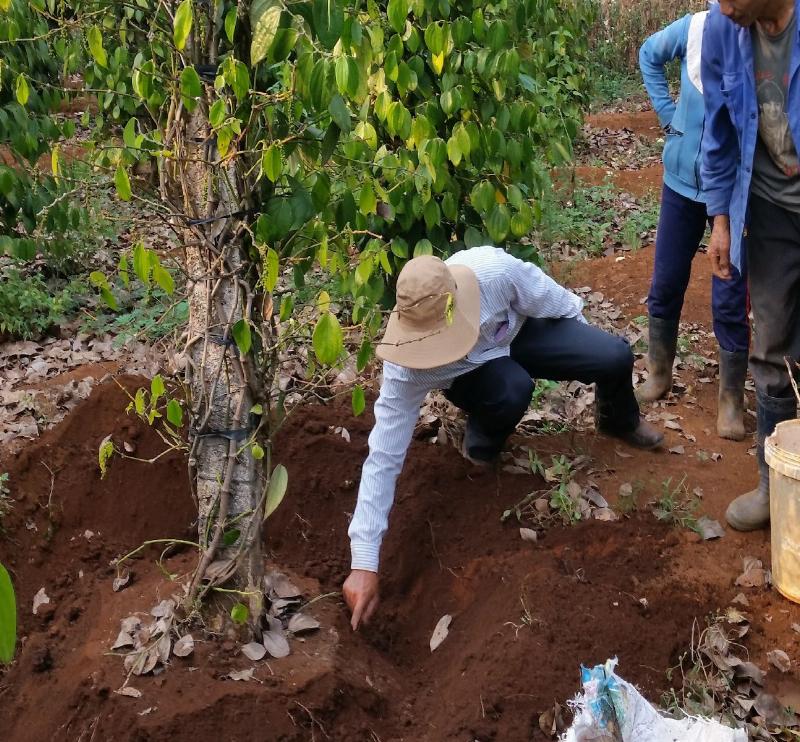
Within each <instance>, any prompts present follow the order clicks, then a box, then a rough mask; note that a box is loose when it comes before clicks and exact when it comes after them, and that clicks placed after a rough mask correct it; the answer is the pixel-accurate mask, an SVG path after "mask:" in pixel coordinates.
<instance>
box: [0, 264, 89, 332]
mask: <svg viewBox="0 0 800 742" xmlns="http://www.w3.org/2000/svg"><path fill="white" fill-rule="evenodd" d="M51 283H52V284H55V283H56V282H55V281H52V282H51ZM85 293H86V287H85V286H84V285H83V283H82V282H81V281H80V280H73V281H71V282H69V283H68V284H66V286H63V287H62V288H60V289H56V288H55V287H54V285H49V284H48V283H47V282H45V280H44V279H43V278H42V276H41V275H39V274H38V273H25V272H23V271H22V270H19V269H17V268H10V267H9V268H5V269H4V270H0V337H2V336H3V335H6V336H8V337H10V338H22V339H24V340H28V339H31V338H39V337H41V336H42V335H43V334H44V333H46V332H47V331H48V330H49V329H50V328H51V327H53V326H54V325H56V324H58V323H59V322H60V321H62V320H63V319H64V318H65V316H66V315H67V314H69V313H70V312H71V311H73V310H74V309H75V308H76V307H77V306H78V305H79V304H80V301H81V298H82V296H84V295H85Z"/></svg>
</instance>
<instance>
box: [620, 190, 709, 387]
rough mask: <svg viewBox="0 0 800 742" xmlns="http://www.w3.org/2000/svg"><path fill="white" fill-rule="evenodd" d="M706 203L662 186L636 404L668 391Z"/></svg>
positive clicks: (704, 220)
mask: <svg viewBox="0 0 800 742" xmlns="http://www.w3.org/2000/svg"><path fill="white" fill-rule="evenodd" d="M706 219H707V217H706V206H705V204H703V203H700V202H698V201H692V200H691V199H689V198H686V197H685V196H681V195H680V194H679V193H676V192H675V191H673V190H672V189H671V188H670V187H669V186H667V185H664V187H663V190H662V193H661V213H660V215H659V218H658V232H657V234H656V256H655V264H654V265H653V279H652V282H651V285H650V293H649V295H648V297H647V308H648V313H649V315H650V323H649V331H648V334H649V342H648V351H647V369H648V372H649V375H648V377H647V380H646V381H645V382H644V384H642V385H641V386H639V388H638V389H637V390H636V397H637V398H638V399H639V401H640V402H653V401H654V400H656V399H660V398H661V397H663V396H665V395H667V394H669V392H670V390H671V389H672V364H673V362H674V361H675V348H676V346H677V343H678V325H679V323H680V318H681V310H682V309H683V297H684V295H685V294H686V287H687V286H688V285H689V276H690V275H691V271H692V259H693V258H694V256H695V254H696V253H697V249H698V247H699V246H700V240H701V239H702V238H703V233H704V232H705V229H706Z"/></svg>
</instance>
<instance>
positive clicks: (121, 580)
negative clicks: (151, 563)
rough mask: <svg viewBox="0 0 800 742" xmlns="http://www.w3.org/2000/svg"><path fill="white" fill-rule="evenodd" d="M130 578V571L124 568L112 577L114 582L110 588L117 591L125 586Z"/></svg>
mask: <svg viewBox="0 0 800 742" xmlns="http://www.w3.org/2000/svg"><path fill="white" fill-rule="evenodd" d="M130 580H131V573H130V572H129V571H128V570H127V569H126V570H125V571H124V572H123V573H122V574H119V575H117V576H116V577H115V578H114V582H113V583H112V585H111V589H112V590H113V591H114V592H115V593H118V592H119V591H120V590H122V588H123V587H125V586H126V585H127V584H128V583H129V582H130Z"/></svg>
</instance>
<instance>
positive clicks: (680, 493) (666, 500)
mask: <svg viewBox="0 0 800 742" xmlns="http://www.w3.org/2000/svg"><path fill="white" fill-rule="evenodd" d="M699 506H700V500H699V499H698V498H697V496H696V495H693V494H692V493H691V492H689V488H688V487H687V486H686V476H685V475H684V476H683V477H682V478H681V480H680V481H679V482H678V483H677V484H675V485H673V484H672V477H669V478H668V479H665V480H664V481H663V482H662V483H661V496H660V497H659V498H658V500H656V502H655V507H654V508H653V514H654V515H655V516H656V518H658V520H660V521H662V522H664V523H670V524H671V525H674V526H679V527H681V528H688V529H689V530H690V531H694V532H695V533H698V532H699V526H698V525H697V508H698V507H699Z"/></svg>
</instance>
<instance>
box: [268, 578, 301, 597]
mask: <svg viewBox="0 0 800 742" xmlns="http://www.w3.org/2000/svg"><path fill="white" fill-rule="evenodd" d="M267 580H268V581H269V585H268V592H269V590H272V592H274V593H275V595H277V596H278V597H279V598H297V597H299V596H300V595H301V594H302V593H301V590H300V588H299V587H297V585H295V584H294V583H293V582H292V581H291V580H290V579H289V578H288V577H287V576H286V575H284V574H281V573H280V572H273V573H272V574H271V575H269V576H268V578H265V581H267Z"/></svg>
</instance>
